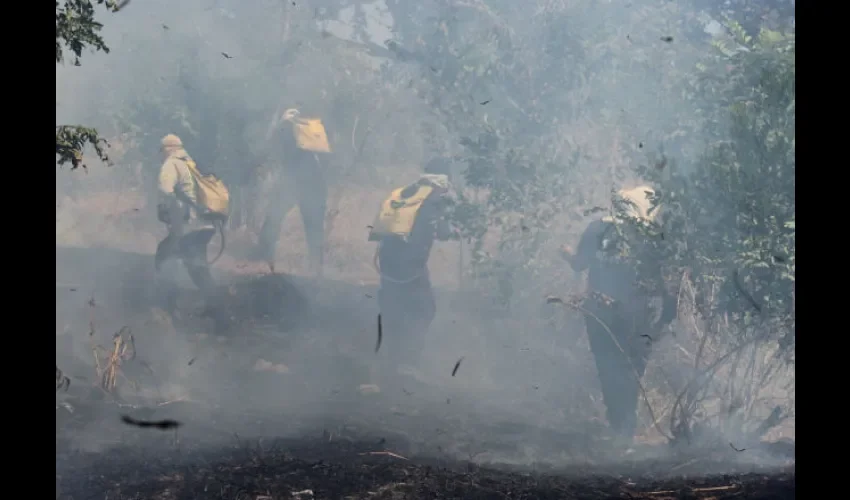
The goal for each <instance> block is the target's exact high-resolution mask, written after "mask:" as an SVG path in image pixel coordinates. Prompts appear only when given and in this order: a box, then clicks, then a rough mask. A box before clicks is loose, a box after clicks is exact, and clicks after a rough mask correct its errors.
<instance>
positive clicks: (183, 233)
mask: <svg viewBox="0 0 850 500" xmlns="http://www.w3.org/2000/svg"><path fill="white" fill-rule="evenodd" d="M162 152H163V155H164V156H165V161H164V162H163V164H162V166H161V167H160V170H159V183H158V187H159V198H160V199H159V204H158V205H157V218H158V219H159V221H160V222H162V223H163V224H165V225H166V228H167V229H168V235H167V236H166V237H165V239H164V240H162V241H161V242H160V243H159V245H157V249H156V256H155V259H154V260H155V266H156V270H157V272H158V274H159V275H160V277H161V278H164V279H165V281H166V282H168V284H169V285H168V286H169V288H170V290H169V291H168V292H167V293H168V295H169V298H168V306H169V307H173V306H174V300H175V298H176V285H175V284H174V282H173V276H174V274H173V271H171V270H163V267H164V265H165V264H166V262H168V261H170V260H173V259H180V260H182V261H183V264H184V265H185V267H186V270H187V271H188V272H189V277H190V278H191V279H192V282H193V283H194V284H195V286H197V287H198V288H199V289H201V290H202V291H209V290H210V289H211V288H212V286H213V278H212V274H211V273H210V269H209V264H208V262H207V246H208V245H209V243H210V240H211V239H212V237H213V235H214V234H215V226H214V225H213V224H212V223H211V222H210V221H209V220H207V219H206V218H204V217H201V216H199V215H201V214H199V213H198V186H197V183H196V181H195V179H194V178H193V175H192V170H191V168H190V166H189V163H192V164H193V165H194V162H193V161H192V158H191V157H190V156H189V154H188V153H187V152H186V150H185V149H184V148H183V142H182V141H181V140H180V138H179V137H177V136H176V135H173V134H169V135H166V136H165V137H163V139H162Z"/></svg>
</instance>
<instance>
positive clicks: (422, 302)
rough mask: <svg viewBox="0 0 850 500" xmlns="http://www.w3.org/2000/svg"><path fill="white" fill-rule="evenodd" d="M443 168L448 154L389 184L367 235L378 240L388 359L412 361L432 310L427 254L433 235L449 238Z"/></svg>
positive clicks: (380, 300) (446, 171) (447, 171)
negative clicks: (415, 176)
mask: <svg viewBox="0 0 850 500" xmlns="http://www.w3.org/2000/svg"><path fill="white" fill-rule="evenodd" d="M449 174H450V163H449V162H448V160H445V159H442V158H437V159H434V160H432V161H430V162H429V163H428V164H427V165H426V168H425V174H424V175H423V176H422V177H421V178H420V179H419V180H418V181H416V182H414V183H413V184H411V185H409V186H406V187H404V188H400V189H397V190H395V191H394V192H393V194H392V195H391V196H390V198H389V199H388V200H387V201H385V202H384V204H383V205H382V211H381V214H379V216H378V220H377V221H376V222H375V225H374V226H373V229H372V233H371V234H370V240H371V241H378V242H379V244H378V249H377V252H376V255H375V265H376V268H377V270H378V271H379V273H380V275H381V288H380V290H379V291H378V305H379V308H380V311H381V318H382V325H383V327H384V328H383V329H384V332H386V334H387V336H386V337H385V338H386V340H385V342H386V345H387V350H388V351H389V352H390V353H391V354H390V355H391V356H392V358H393V360H394V362H398V363H403V362H410V363H412V362H413V359H414V357H415V355H416V354H417V353H418V352H419V346H420V345H421V342H422V340H423V337H424V335H425V333H426V332H427V330H428V328H429V327H430V325H431V322H432V321H433V320H434V317H435V315H436V312H437V307H436V302H435V299H434V292H433V290H432V288H431V280H430V277H429V273H428V258H429V257H430V254H431V248H432V246H433V245H434V241H435V240H440V241H447V240H449V239H450V238H451V228H450V226H449V224H448V221H447V220H446V208H447V204H448V203H449V202H448V197H447V195H448V193H449V190H450V184H449ZM394 209H396V210H395V211H394ZM390 220H391V221H392V222H390V223H389V224H390V225H388V222H387V221H390ZM391 224H395V225H394V226H393V225H391Z"/></svg>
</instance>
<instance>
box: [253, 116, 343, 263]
mask: <svg viewBox="0 0 850 500" xmlns="http://www.w3.org/2000/svg"><path fill="white" fill-rule="evenodd" d="M299 119H300V113H299V112H298V110H295V109H288V110H286V111H285V112H284V113H283V115H282V116H281V117H279V118H276V120H275V121H274V122H273V123H272V127H271V128H270V129H269V134H268V138H269V139H271V138H273V137H279V139H280V141H278V142H277V143H276V145H277V146H280V147H281V149H282V151H281V152H280V154H281V156H282V157H283V158H284V161H283V168H282V172H281V174H282V175H280V176H279V177H278V178H277V179H276V186H275V187H274V189H273V190H272V193H273V199H272V202H271V205H270V207H269V211H268V213H267V215H266V217H265V220H264V221H263V225H262V228H261V229H260V236H259V243H258V246H257V251H256V255H255V257H256V258H258V259H262V260H265V261H269V262H273V261H274V258H275V249H276V248H277V243H278V240H279V239H280V231H281V226H282V225H283V220H284V219H285V218H286V215H287V214H288V213H289V211H290V210H291V209H292V208H293V207H294V206H295V204H296V203H297V204H298V208H299V211H300V212H301V220H302V222H303V225H304V235H305V239H306V241H307V251H308V253H309V255H310V266H311V268H312V270H313V271H314V272H316V273H317V274H321V272H322V268H323V266H324V253H325V249H324V246H325V213H326V211H327V199H328V185H327V182H326V181H325V176H324V173H323V169H324V166H323V162H324V159H325V157H326V156H327V155H328V154H330V148H329V147H328V144H327V138H326V137H325V141H324V147H318V148H312V149H315V150H311V149H305V147H303V146H304V145H299V143H298V141H297V140H296V135H295V134H293V127H295V126H297V125H298V124H299V123H298V121H299ZM279 131H282V134H278V133H277V132H279ZM322 133H323V134H324V127H323V126H322Z"/></svg>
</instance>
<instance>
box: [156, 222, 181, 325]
mask: <svg viewBox="0 0 850 500" xmlns="http://www.w3.org/2000/svg"><path fill="white" fill-rule="evenodd" d="M178 245H179V238H178V237H177V236H175V235H173V234H169V235H168V236H167V237H165V239H163V240H162V241H160V242H159V244H158V245H157V246H156V254H155V255H154V269H155V272H156V276H155V283H156V284H155V290H156V292H155V293H156V301H157V302H158V303H159V304H160V307H162V308H163V309H164V310H166V311H167V312H169V313H171V312H174V310H175V309H176V308H177V297H178V295H179V290H180V289H179V286H178V285H177V272H178V271H179V269H180V267H179V263H178V261H177V260H178V257H179V248H178Z"/></svg>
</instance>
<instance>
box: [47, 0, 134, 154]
mask: <svg viewBox="0 0 850 500" xmlns="http://www.w3.org/2000/svg"><path fill="white" fill-rule="evenodd" d="M128 2H129V0H122V1H121V2H116V1H115V0H65V3H64V4H62V5H60V4H59V0H56V63H57V64H62V63H64V62H65V53H66V52H67V51H70V52H71V53H72V54H73V56H74V66H79V65H80V57H81V56H82V53H83V50H84V49H86V48H90V49H92V50H94V51H103V52H105V53H109V47H107V45H106V42H104V40H103V38H102V37H101V36H100V30H101V28H103V25H102V24H101V23H99V22H97V21H95V19H94V14H95V6H97V5H104V6H105V7H106V8H107V9H109V10H110V11H112V12H118V11H119V10H121V9H122V8H123V7H124V6H125V5H126V4H127V3H128ZM88 145H91V146H92V147H94V149H95V151H96V152H97V155H98V157H99V158H100V159H101V160H103V161H108V160H109V158H108V156H107V154H106V151H105V148H106V147H108V145H109V144H108V143H107V142H106V141H105V140H104V139H102V138H100V137H99V136H98V134H97V130H95V129H93V128H89V127H84V126H82V125H57V126H56V156H57V164H58V165H59V166H62V165H65V164H67V163H70V164H71V168H72V169H76V168H78V167H80V166H82V167H83V168H85V164H84V163H83V149H84V148H85V147H86V146H88Z"/></svg>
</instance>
